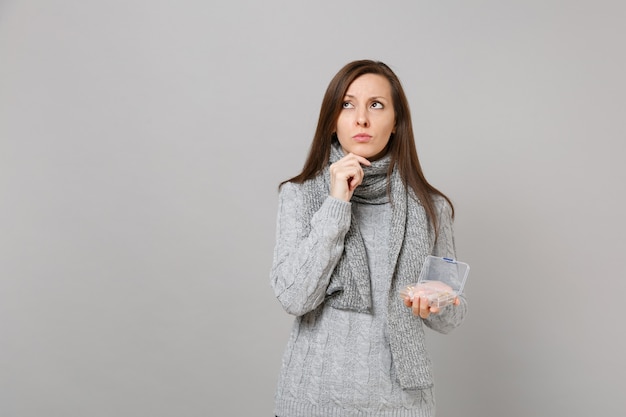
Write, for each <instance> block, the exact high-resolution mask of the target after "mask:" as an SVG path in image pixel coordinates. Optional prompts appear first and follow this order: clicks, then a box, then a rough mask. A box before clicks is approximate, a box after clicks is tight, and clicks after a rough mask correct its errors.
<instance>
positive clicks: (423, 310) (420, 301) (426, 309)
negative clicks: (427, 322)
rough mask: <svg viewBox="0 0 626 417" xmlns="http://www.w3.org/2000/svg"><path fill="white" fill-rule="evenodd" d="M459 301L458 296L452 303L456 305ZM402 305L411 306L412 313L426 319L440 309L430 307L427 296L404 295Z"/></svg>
mask: <svg viewBox="0 0 626 417" xmlns="http://www.w3.org/2000/svg"><path fill="white" fill-rule="evenodd" d="M460 303H461V302H460V301H459V297H456V298H455V299H454V301H453V303H452V304H453V305H455V306H458V305H459V304H460ZM404 305H405V306H407V307H411V309H412V310H413V315H415V316H420V317H421V318H423V319H427V318H428V316H430V315H431V314H437V313H439V312H440V311H441V309H440V308H439V307H431V306H429V305H428V298H426V297H414V298H410V297H406V298H405V299H404Z"/></svg>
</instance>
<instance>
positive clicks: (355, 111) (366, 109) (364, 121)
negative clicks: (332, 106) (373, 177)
mask: <svg viewBox="0 0 626 417" xmlns="http://www.w3.org/2000/svg"><path fill="white" fill-rule="evenodd" d="M395 130H396V118H395V112H394V108H393V101H392V98H391V85H390V84H389V81H388V80H387V79H386V78H385V77H383V76H382V75H378V74H364V75H361V76H360V77H359V78H357V79H356V80H354V81H353V82H352V84H350V86H349V87H348V90H347V91H346V96H345V97H344V99H343V107H342V109H341V113H339V118H338V119H337V138H338V139H339V143H340V144H341V147H342V148H343V151H344V153H346V154H348V153H350V152H351V153H354V154H356V155H359V156H362V157H364V158H367V159H370V160H375V159H377V158H380V157H381V156H383V155H384V154H385V152H386V149H385V148H386V146H387V143H389V137H390V136H391V134H392V133H394V132H395Z"/></svg>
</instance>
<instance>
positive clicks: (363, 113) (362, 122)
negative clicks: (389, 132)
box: [356, 109, 370, 127]
mask: <svg viewBox="0 0 626 417" xmlns="http://www.w3.org/2000/svg"><path fill="white" fill-rule="evenodd" d="M356 124H357V126H361V127H368V126H369V125H370V122H369V118H368V117H367V110H366V109H360V110H358V111H357V114H356Z"/></svg>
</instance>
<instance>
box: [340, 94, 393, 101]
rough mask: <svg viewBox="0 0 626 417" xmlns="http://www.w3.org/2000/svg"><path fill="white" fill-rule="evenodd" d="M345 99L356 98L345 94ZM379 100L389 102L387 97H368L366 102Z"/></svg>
mask: <svg viewBox="0 0 626 417" xmlns="http://www.w3.org/2000/svg"><path fill="white" fill-rule="evenodd" d="M345 97H348V98H356V97H355V96H353V95H352V94H346V95H345ZM381 99H382V100H386V101H388V100H389V99H388V98H387V97H383V96H373V97H370V98H369V99H368V100H381Z"/></svg>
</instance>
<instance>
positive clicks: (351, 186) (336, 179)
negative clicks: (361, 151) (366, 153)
mask: <svg viewBox="0 0 626 417" xmlns="http://www.w3.org/2000/svg"><path fill="white" fill-rule="evenodd" d="M361 165H367V166H369V165H371V163H370V162H369V161H368V160H367V159H365V158H363V157H362V156H358V155H355V154H352V153H350V154H348V155H346V156H344V157H343V158H341V159H340V160H339V161H337V162H335V163H334V164H332V165H331V166H330V195H331V196H333V197H335V198H337V199H341V200H344V201H350V198H352V193H353V192H354V190H355V189H356V187H358V186H359V185H361V182H363V175H364V174H363V168H362V166H361Z"/></svg>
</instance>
